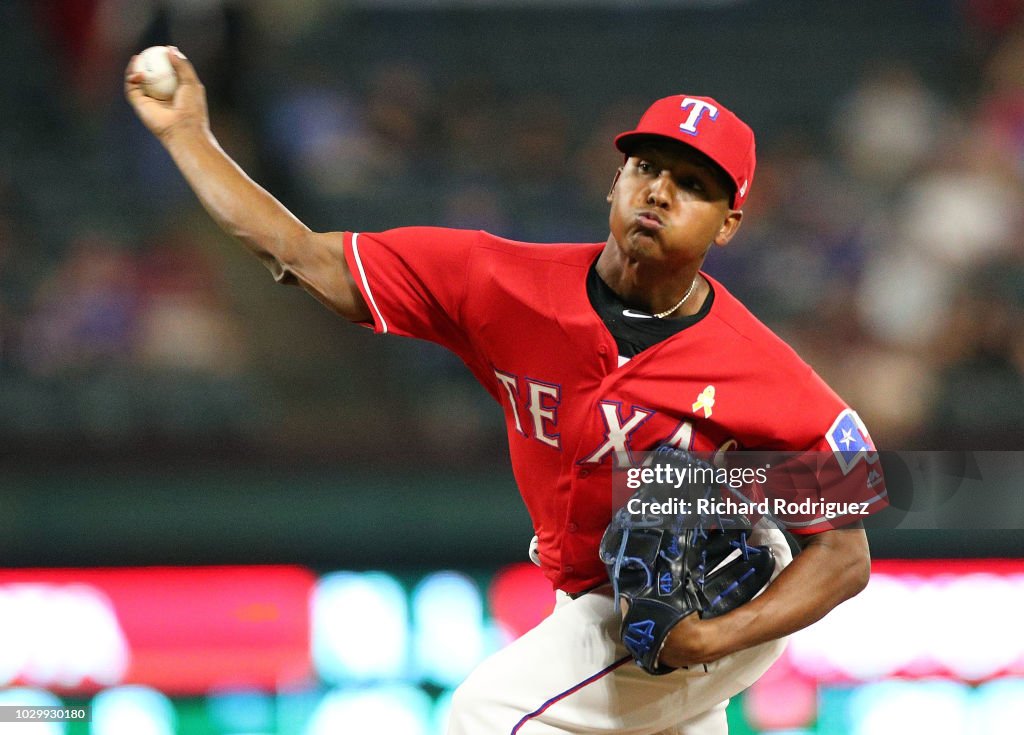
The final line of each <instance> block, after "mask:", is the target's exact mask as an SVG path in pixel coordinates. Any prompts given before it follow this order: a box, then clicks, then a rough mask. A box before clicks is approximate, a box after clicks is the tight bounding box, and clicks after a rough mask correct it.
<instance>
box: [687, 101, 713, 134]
mask: <svg viewBox="0 0 1024 735" xmlns="http://www.w3.org/2000/svg"><path fill="white" fill-rule="evenodd" d="M690 105H693V109H691V110H690V116H689V117H688V118H686V121H685V122H682V123H680V124H679V129H680V130H682V131H683V132H684V133H686V134H687V135H696V134H697V123H699V122H700V121H701V118H702V117H704V113H705V112H706V113H708V119H709V120H714V119H715V118H716V117H718V108H717V107H715V106H714V105H712V104H710V103H708V102H705V101H704V100H697V99H694V98H693V97H683V101H682V102H681V103H680V104H679V108H680V109H682V110H685V109H686V108H687V107H690Z"/></svg>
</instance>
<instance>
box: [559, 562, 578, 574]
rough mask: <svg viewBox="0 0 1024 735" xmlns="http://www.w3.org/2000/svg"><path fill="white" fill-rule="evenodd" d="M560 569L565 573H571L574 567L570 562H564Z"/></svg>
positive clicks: (574, 569)
mask: <svg viewBox="0 0 1024 735" xmlns="http://www.w3.org/2000/svg"><path fill="white" fill-rule="evenodd" d="M562 571H563V572H565V573H566V574H572V573H573V572H575V571H576V567H574V566H573V565H572V564H566V565H565V566H564V567H562Z"/></svg>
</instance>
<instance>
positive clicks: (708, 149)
mask: <svg viewBox="0 0 1024 735" xmlns="http://www.w3.org/2000/svg"><path fill="white" fill-rule="evenodd" d="M682 118H685V119H683V120H682V122H680V119H682ZM651 138H669V139H671V140H675V141H678V142H680V143H683V144H685V145H688V146H690V147H691V148H696V149H697V150H698V151H700V152H701V153H703V154H704V155H705V156H707V157H708V158H710V159H711V161H712V162H713V163H714V164H715V165H717V166H718V167H719V168H720V169H721V170H722V171H723V172H724V173H725V175H726V176H728V177H729V179H730V180H731V181H732V185H733V191H732V200H731V202H730V204H731V206H732V208H733V209H740V208H741V207H742V206H743V202H744V201H746V199H747V195H748V194H749V193H750V183H751V182H752V181H753V180H754V167H755V165H756V164H757V155H756V153H755V150H754V131H753V130H751V129H750V126H749V125H747V124H746V123H745V122H743V121H742V120H740V119H739V118H738V117H736V113H734V112H732V111H731V110H730V109H729V108H728V107H726V106H725V105H723V104H721V103H720V102H718V101H717V100H713V99H711V98H710V97H700V96H697V95H690V94H674V95H672V96H671V97H662V98H661V99H660V100H656V101H655V102H654V103H653V104H652V105H651V106H650V107H648V108H647V111H646V112H645V113H644V114H643V116H642V117H641V118H640V122H639V123H637V126H636V127H635V128H634V129H633V130H627V131H626V132H624V133H619V134H618V135H617V136H615V147H616V148H618V149H619V150H620V151H622V152H623V153H624V154H626V156H627V157H628V156H629V155H630V152H631V151H632V150H633V148H634V147H635V146H636V145H637V144H639V143H641V142H643V141H645V140H650V139H651Z"/></svg>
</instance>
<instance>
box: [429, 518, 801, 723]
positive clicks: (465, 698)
mask: <svg viewBox="0 0 1024 735" xmlns="http://www.w3.org/2000/svg"><path fill="white" fill-rule="evenodd" d="M752 541H754V542H755V543H767V544H770V545H771V546H772V548H773V550H774V551H775V556H776V561H777V564H776V570H775V574H776V575H777V574H778V573H779V572H780V571H781V570H782V568H783V567H785V566H786V565H787V564H788V563H789V562H790V561H791V560H792V555H791V553H790V549H789V544H788V543H787V542H786V539H785V537H784V536H783V534H782V533H781V532H779V531H778V530H776V529H765V530H759V531H757V532H755V535H754V537H753V538H752ZM557 597H558V599H557V603H556V606H555V609H554V611H553V612H552V613H551V615H549V616H548V617H547V618H546V619H545V620H543V621H542V622H541V623H540V624H539V625H537V627H535V628H534V629H533V630H531V631H529V632H528V633H526V634H525V635H524V636H522V637H521V638H519V639H517V640H516V641H514V642H513V643H511V644H509V645H508V646H506V647H505V648H503V649H502V650H500V651H498V652H497V653H495V654H494V655H493V656H491V657H489V658H488V659H486V660H485V661H483V662H482V663H481V664H480V665H479V666H478V667H477V668H476V669H475V670H474V671H473V672H472V673H471V674H470V675H469V677H468V678H467V679H466V681H465V682H463V684H462V685H461V686H460V687H459V688H458V689H456V690H455V696H454V698H453V700H452V709H451V715H450V719H449V724H448V735H555V734H556V733H557V734H560V735H561V734H565V733H614V734H615V735H724V734H725V733H727V732H728V726H727V724H726V717H725V708H726V705H727V704H728V701H729V698H730V697H732V696H734V695H736V694H737V693H739V692H741V691H743V690H744V689H746V688H747V687H749V686H750V685H751V684H753V683H754V682H755V681H756V680H757V679H758V678H760V677H761V675H762V674H764V672H765V671H767V669H768V667H769V666H771V664H772V662H774V661H775V660H776V659H777V658H778V657H779V655H781V653H782V651H783V649H784V648H785V640H777V641H771V642H769V643H764V644H761V645H759V646H755V647H754V648H749V649H746V650H744V651H739V652H737V653H734V654H731V655H729V656H726V657H725V658H722V659H720V660H719V661H715V662H713V663H711V664H708V665H707V666H698V667H691V668H690V669H688V670H686V669H680V670H678V671H675V672H673V673H671V674H667V675H665V676H651V675H650V674H648V673H646V672H645V671H644V670H643V669H641V668H640V667H639V666H637V665H636V664H635V663H634V662H633V660H632V658H631V657H630V655H629V653H628V652H627V651H626V649H625V647H624V646H623V645H622V642H621V640H620V639H619V634H618V631H619V613H618V611H617V610H616V609H615V606H614V604H613V599H612V594H611V587H610V585H609V586H607V587H603V588H600V589H598V590H595V591H593V592H591V593H588V594H586V595H583V596H582V597H580V598H578V599H575V600H573V599H572V598H570V597H569V596H568V595H566V594H565V593H562V592H559V593H557Z"/></svg>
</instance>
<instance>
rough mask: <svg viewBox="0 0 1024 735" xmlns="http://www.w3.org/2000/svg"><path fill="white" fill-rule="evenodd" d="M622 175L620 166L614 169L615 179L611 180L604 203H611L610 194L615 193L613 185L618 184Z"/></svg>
mask: <svg viewBox="0 0 1024 735" xmlns="http://www.w3.org/2000/svg"><path fill="white" fill-rule="evenodd" d="M621 175H622V166H619V167H618V168H617V169H615V177H614V178H613V179H612V185H611V187H610V188H609V189H608V196H606V197H605V201H607V202H608V203H609V204H611V203H612V193H613V192H614V191H615V185H616V184H617V183H619V177H620V176H621Z"/></svg>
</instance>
